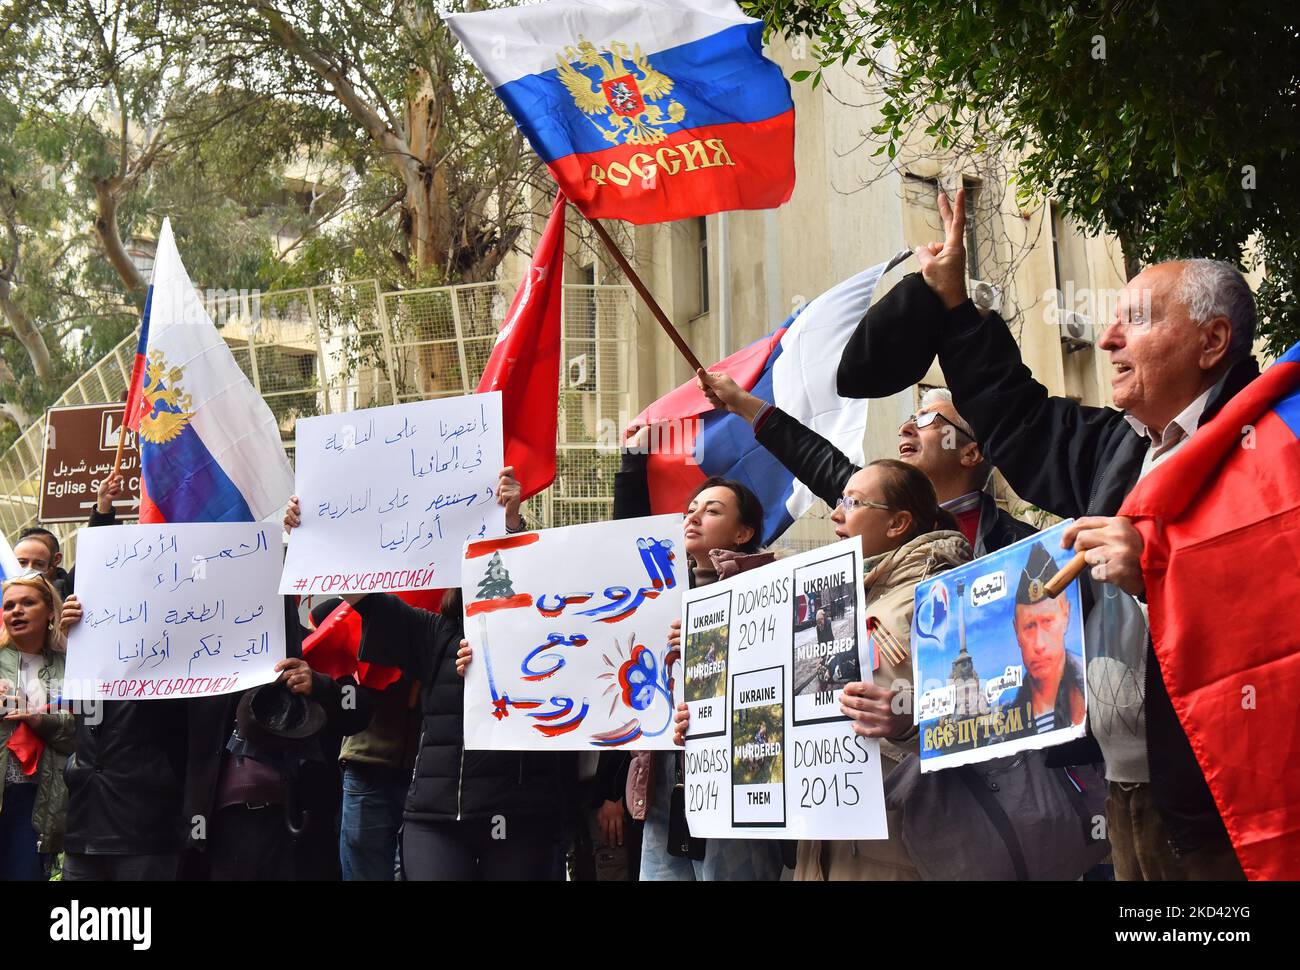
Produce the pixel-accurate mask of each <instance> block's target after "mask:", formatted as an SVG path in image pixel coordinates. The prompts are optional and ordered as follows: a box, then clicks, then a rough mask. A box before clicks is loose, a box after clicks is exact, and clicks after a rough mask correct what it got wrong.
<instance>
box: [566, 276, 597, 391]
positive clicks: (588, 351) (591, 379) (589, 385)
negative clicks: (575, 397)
mask: <svg viewBox="0 0 1300 970" xmlns="http://www.w3.org/2000/svg"><path fill="white" fill-rule="evenodd" d="M574 275H575V277H576V278H575V279H574V282H575V283H576V284H577V286H576V287H574V288H573V289H570V288H569V287H565V289H566V290H568V291H569V292H568V293H567V300H568V305H569V312H568V317H567V320H566V326H565V338H566V339H565V348H564V349H565V362H566V367H565V371H566V378H567V380H566V383H567V385H568V387H569V388H570V389H571V390H575V391H594V390H596V370H597V353H596V266H595V264H594V263H588V264H587V265H585V266H579V267H578V271H577V273H576V274H574Z"/></svg>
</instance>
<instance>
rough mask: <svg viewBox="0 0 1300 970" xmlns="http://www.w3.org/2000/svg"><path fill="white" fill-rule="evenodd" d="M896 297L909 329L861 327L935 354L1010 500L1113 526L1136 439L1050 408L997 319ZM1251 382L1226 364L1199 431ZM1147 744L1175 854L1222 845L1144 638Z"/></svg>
mask: <svg viewBox="0 0 1300 970" xmlns="http://www.w3.org/2000/svg"><path fill="white" fill-rule="evenodd" d="M899 286H900V287H908V288H909V297H910V298H911V299H910V302H909V305H910V307H911V312H910V315H909V316H908V318H906V319H902V318H896V319H889V318H886V317H884V316H883V315H877V316H875V317H874V318H873V315H872V313H871V311H868V314H867V320H864V322H863V326H868V327H877V328H880V329H885V328H898V329H900V330H902V329H906V330H907V331H908V332H910V333H912V334H914V335H915V338H916V340H917V342H918V344H921V343H927V342H933V344H934V345H935V346H937V348H938V356H939V364H940V366H941V367H942V368H943V372H944V377H945V378H946V379H947V381H948V386H949V388H950V389H951V390H952V395H953V402H954V403H955V404H956V406H957V409H958V410H959V411H960V412H961V414H962V417H964V418H965V419H966V420H967V421H969V422H970V424H971V426H972V427H973V428H974V429H975V432H976V434H977V435H978V437H979V440H980V442H981V444H982V445H983V446H984V449H985V453H986V454H987V455H988V457H989V459H990V460H991V461H992V462H993V463H994V464H995V465H996V466H997V467H998V469H999V470H1000V471H1001V472H1002V474H1003V475H1004V476H1005V477H1006V479H1007V481H1008V482H1010V484H1011V487H1012V488H1014V489H1015V490H1016V493H1017V494H1018V495H1020V496H1021V497H1022V498H1025V499H1026V500H1028V501H1030V502H1033V503H1034V504H1035V505H1037V506H1039V507H1040V508H1044V509H1046V510H1047V511H1049V512H1051V513H1052V514H1054V515H1059V516H1061V517H1063V518H1064V517H1079V516H1083V515H1102V516H1110V515H1114V514H1115V513H1116V512H1117V511H1118V510H1119V507H1120V505H1121V504H1122V502H1123V501H1124V498H1125V497H1126V496H1127V495H1128V493H1129V492H1130V491H1131V490H1132V488H1133V486H1134V485H1136V484H1137V480H1138V476H1139V474H1140V473H1141V470H1142V461H1143V458H1144V457H1145V454H1146V451H1147V447H1148V444H1149V443H1148V441H1147V439H1145V438H1143V437H1142V436H1141V435H1139V434H1138V433H1137V432H1135V431H1134V430H1133V429H1132V428H1131V427H1129V424H1128V422H1127V421H1125V420H1124V415H1123V414H1122V413H1121V412H1119V411H1116V410H1114V409H1113V408H1095V407H1085V406H1083V405H1080V404H1078V403H1076V402H1074V401H1071V400H1068V399H1066V398H1059V397H1049V396H1048V394H1047V389H1046V388H1045V387H1043V385H1041V384H1039V383H1038V382H1037V381H1036V380H1034V378H1033V375H1032V374H1031V373H1030V371H1029V368H1028V367H1026V366H1025V365H1024V364H1023V363H1022V362H1021V359H1020V348H1019V347H1018V346H1017V345H1016V342H1015V339H1014V338H1013V337H1012V335H1011V332H1010V330H1008V329H1007V326H1006V323H1005V322H1004V321H1003V320H1002V319H1001V317H998V316H997V314H991V315H990V318H989V319H983V318H981V317H980V315H979V313H978V311H977V310H976V309H975V306H974V304H972V303H971V302H970V301H969V300H967V301H966V302H965V303H963V304H962V305H961V306H959V307H957V308H956V309H954V310H952V311H948V310H946V309H945V308H944V307H943V304H942V303H941V302H940V301H939V298H938V297H937V296H935V295H934V294H933V292H932V291H930V289H929V287H927V286H926V285H925V282H924V281H923V280H922V279H921V277H920V276H919V275H916V274H914V275H912V276H909V277H907V278H906V279H904V280H903V281H902V282H901V283H899ZM873 309H875V308H873ZM856 363H857V365H860V366H861V365H864V364H865V362H861V361H859V362H856ZM852 366H854V362H851V361H848V360H842V361H841V365H840V370H841V373H843V372H844V371H845V369H846V367H848V368H850V369H851V367H852ZM1258 374H1259V368H1258V365H1256V363H1255V361H1254V360H1252V359H1247V360H1245V361H1241V362H1239V363H1237V364H1236V365H1234V366H1233V367H1232V368H1231V369H1230V370H1229V371H1228V373H1227V374H1226V375H1225V376H1224V378H1223V379H1222V380H1221V381H1220V382H1219V384H1218V385H1217V386H1216V387H1215V388H1214V390H1213V392H1212V393H1211V394H1210V397H1209V400H1208V402H1207V404H1206V408H1205V412H1204V414H1203V415H1202V417H1201V423H1202V424H1204V423H1205V422H1206V421H1208V420H1210V419H1211V418H1212V417H1213V416H1214V415H1215V414H1217V413H1218V411H1219V409H1220V408H1222V407H1223V405H1224V403H1225V402H1226V401H1228V400H1229V399H1230V398H1232V397H1233V395H1235V394H1236V393H1237V392H1238V391H1240V390H1241V389H1242V388H1243V387H1245V386H1246V385H1247V384H1248V383H1250V381H1252V380H1253V379H1254V378H1255V377H1256V376H1258ZM1084 593H1085V611H1086V610H1088V609H1090V608H1091V601H1092V598H1093V597H1092V596H1091V595H1090V593H1089V584H1088V583H1085V584H1084ZM1146 733H1147V758H1148V763H1149V765H1150V770H1151V790H1152V795H1153V797H1154V800H1155V802H1156V805H1157V807H1158V808H1159V810H1160V814H1161V817H1162V819H1163V820H1164V823H1165V826H1166V828H1167V829H1168V831H1169V834H1170V840H1171V842H1172V844H1173V847H1174V848H1175V850H1177V851H1190V850H1192V849H1195V848H1196V847H1198V846H1200V845H1202V844H1204V843H1206V842H1207V841H1210V840H1214V839H1219V838H1221V837H1224V834H1225V832H1224V828H1223V822H1222V820H1221V819H1220V817H1219V813H1218V810H1217V809H1216V808H1215V805H1214V799H1213V797H1212V796H1211V794H1210V790H1209V787H1208V786H1207V785H1206V783H1205V778H1204V777H1203V776H1202V774H1201V771H1200V768H1199V767H1198V765H1197V763H1196V758H1195V756H1194V754H1193V753H1192V748H1191V745H1190V744H1189V743H1188V741H1187V736H1186V734H1184V732H1183V730H1182V726H1181V725H1180V724H1179V722H1178V717H1177V715H1176V714H1175V713H1174V709H1173V705H1172V704H1171V703H1170V700H1169V695H1168V692H1167V691H1166V689H1165V684H1164V680H1163V678H1162V677H1161V674H1160V665H1159V663H1158V662H1157V660H1156V657H1155V654H1154V651H1153V650H1152V648H1151V644H1150V640H1149V639H1148V642H1147V660H1146ZM1050 754H1051V755H1052V757H1051V758H1050V759H1049V763H1066V764H1083V763H1090V762H1096V761H1100V760H1101V751H1100V748H1099V747H1098V746H1097V744H1096V742H1095V741H1094V740H1093V739H1092V738H1091V737H1089V738H1085V739H1082V740H1081V741H1076V742H1071V743H1070V744H1066V745H1062V746H1061V747H1059V748H1055V749H1052V751H1051V752H1050Z"/></svg>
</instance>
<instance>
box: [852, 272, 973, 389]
mask: <svg viewBox="0 0 1300 970" xmlns="http://www.w3.org/2000/svg"><path fill="white" fill-rule="evenodd" d="M947 319H948V310H947V308H945V307H944V305H943V301H942V300H940V299H939V297H938V296H937V295H936V294H935V292H934V291H933V290H932V289H930V287H929V286H928V285H926V282H925V280H924V279H922V278H921V274H920V273H911V274H909V275H907V276H904V277H903V278H902V279H901V280H900V281H899V282H898V285H897V286H895V287H894V288H893V289H891V290H890V291H889V292H888V293H886V294H885V295H884V296H883V297H881V298H880V299H879V300H873V301H872V304H871V306H870V308H869V309H868V310H867V314H866V316H864V317H863V318H862V322H861V323H859V324H858V326H857V329H856V330H854V331H853V334H852V336H850V337H849V341H848V343H847V344H845V345H844V353H843V354H842V355H841V356H840V366H839V369H838V370H837V371H836V374H835V386H836V390H837V391H838V392H839V395H840V396H841V397H889V396H890V395H891V394H897V393H898V392H899V391H902V390H905V389H906V388H909V387H911V386H912V385H913V384H918V383H920V381H921V379H922V378H924V377H925V374H926V371H928V370H929V369H930V364H931V363H933V362H934V358H935V356H936V355H937V354H938V353H939V336H940V334H941V333H942V328H943V326H944V325H945V324H946V322H947Z"/></svg>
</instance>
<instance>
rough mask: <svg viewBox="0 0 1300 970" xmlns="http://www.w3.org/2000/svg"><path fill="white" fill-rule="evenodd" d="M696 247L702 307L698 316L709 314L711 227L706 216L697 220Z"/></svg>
mask: <svg viewBox="0 0 1300 970" xmlns="http://www.w3.org/2000/svg"><path fill="white" fill-rule="evenodd" d="M695 234H696V245H697V247H698V250H699V274H700V306H699V311H698V312H697V314H696V315H697V316H698V315H701V314H705V313H708V312H709V225H708V222H707V221H706V220H705V218H704V216H700V217H699V218H698V219H696V220H695Z"/></svg>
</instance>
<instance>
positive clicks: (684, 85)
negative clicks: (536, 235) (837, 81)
mask: <svg viewBox="0 0 1300 970" xmlns="http://www.w3.org/2000/svg"><path fill="white" fill-rule="evenodd" d="M444 19H445V20H446V21H447V24H448V26H449V27H450V28H451V29H452V31H453V32H454V33H455V34H456V36H457V37H459V38H460V41H461V43H462V44H463V45H464V47H465V50H466V51H467V52H468V53H469V55H470V56H471V57H472V58H473V59H474V61H475V63H477V64H478V66H479V68H480V69H482V71H483V73H484V74H485V75H486V76H487V79H488V81H489V82H490V83H491V84H492V85H493V87H494V88H496V92H497V94H498V95H499V96H500V98H501V100H502V101H503V102H505V105H506V107H507V108H508V109H509V110H510V113H511V114H512V115H513V116H514V119H515V121H516V123H517V124H518V125H519V127H520V129H521V130H522V131H523V132H524V134H525V135H526V136H527V138H528V141H529V143H530V144H531V145H532V146H533V149H534V150H535V151H536V152H537V154H538V155H540V156H541V158H542V160H543V161H544V162H546V164H547V166H548V167H549V168H550V170H551V174H552V175H553V176H554V177H555V180H556V181H557V182H558V183H559V185H560V189H561V190H562V191H563V192H564V194H565V195H566V196H568V198H569V201H571V202H572V203H573V204H574V205H576V206H577V207H578V209H579V210H580V211H581V212H582V213H583V214H584V215H586V216H587V217H588V218H592V219H625V220H627V221H629V222H635V223H651V222H665V221H669V220H673V219H684V218H688V217H691V216H702V215H707V214H709V213H712V212H722V211H724V210H729V209H769V208H774V207H775V206H778V205H781V204H782V203H783V202H785V201H786V200H788V199H789V198H790V194H791V192H793V191H794V102H793V101H792V100H791V98H790V86H789V84H788V83H787V82H786V79H785V75H784V74H782V73H781V68H780V67H778V66H777V65H776V64H774V63H773V62H772V61H770V60H768V59H767V58H765V57H764V56H763V42H762V35H763V25H762V22H761V21H758V20H755V19H753V18H752V17H747V16H745V15H744V14H743V13H741V11H740V8H739V7H738V6H736V4H735V3H733V2H732V0H551V2H549V3H540V4H535V5H528V6H523V7H509V8H505V9H499V10H486V11H481V12H477V13H464V14H448V15H445V16H444Z"/></svg>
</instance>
